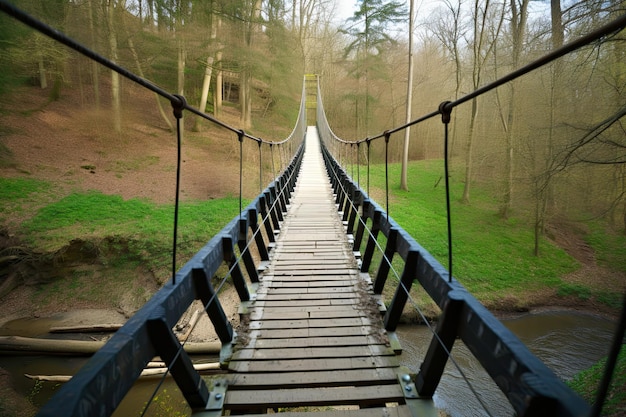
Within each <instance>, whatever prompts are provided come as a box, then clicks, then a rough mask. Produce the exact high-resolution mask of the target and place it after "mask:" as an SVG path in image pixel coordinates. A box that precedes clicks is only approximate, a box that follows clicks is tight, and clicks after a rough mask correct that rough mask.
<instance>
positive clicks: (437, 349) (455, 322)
mask: <svg viewBox="0 0 626 417" xmlns="http://www.w3.org/2000/svg"><path fill="white" fill-rule="evenodd" d="M464 305H465V302H464V300H463V295H462V294H461V293H460V292H458V291H456V290H453V291H450V292H449V293H448V300H447V301H446V304H445V306H444V309H443V313H442V314H441V317H440V318H439V321H438V322H437V329H436V331H435V332H436V334H435V335H433V338H432V340H431V341H430V346H429V347H428V351H427V352H426V356H425V357H424V362H422V365H421V367H420V371H419V373H418V374H417V377H416V378H415V386H416V387H417V392H419V394H420V395H421V396H423V397H432V396H433V394H434V393H435V390H436V389H437V385H439V381H440V380H441V376H442V375H443V370H444V368H445V366H446V362H447V361H448V355H449V353H450V351H452V346H453V345H454V340H455V339H456V336H457V333H458V328H459V323H460V321H461V313H462V312H463V306H464Z"/></svg>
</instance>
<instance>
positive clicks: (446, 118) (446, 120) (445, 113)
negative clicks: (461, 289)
mask: <svg viewBox="0 0 626 417" xmlns="http://www.w3.org/2000/svg"><path fill="white" fill-rule="evenodd" d="M447 104H448V102H447V101H446V102H443V103H441V105H440V106H439V108H440V109H441V121H442V122H443V125H444V134H443V135H444V139H443V143H444V146H443V154H444V155H443V162H444V169H443V171H444V176H445V185H446V187H445V188H446V223H447V229H448V282H452V258H453V256H452V210H451V209H450V151H449V149H448V145H449V125H450V114H451V108H450V109H448V107H447Z"/></svg>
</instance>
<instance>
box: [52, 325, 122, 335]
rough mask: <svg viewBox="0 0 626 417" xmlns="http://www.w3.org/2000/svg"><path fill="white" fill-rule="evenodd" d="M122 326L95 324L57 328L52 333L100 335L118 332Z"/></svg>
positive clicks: (53, 328)
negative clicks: (100, 333)
mask: <svg viewBox="0 0 626 417" xmlns="http://www.w3.org/2000/svg"><path fill="white" fill-rule="evenodd" d="M121 327H122V324H94V325H91V326H84V325H83V326H56V327H51V328H50V333H98V332H116V331H118V330H119V329H120V328H121Z"/></svg>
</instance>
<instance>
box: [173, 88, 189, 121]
mask: <svg viewBox="0 0 626 417" xmlns="http://www.w3.org/2000/svg"><path fill="white" fill-rule="evenodd" d="M174 97H175V98H176V100H170V104H171V105H172V110H173V111H174V117H175V118H177V119H182V118H183V110H185V108H186V107H187V100H185V97H183V96H181V95H179V94H174Z"/></svg>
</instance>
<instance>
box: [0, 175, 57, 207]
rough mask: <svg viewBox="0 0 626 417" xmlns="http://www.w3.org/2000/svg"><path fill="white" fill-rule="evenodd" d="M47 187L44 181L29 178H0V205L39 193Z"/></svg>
mask: <svg viewBox="0 0 626 417" xmlns="http://www.w3.org/2000/svg"><path fill="white" fill-rule="evenodd" d="M47 187H48V183H46V182H45V181H39V180H34V179H30V178H2V179H0V196H2V204H5V203H6V202H8V201H17V200H21V199H24V198H25V197H26V196H28V195H30V194H32V193H36V192H39V191H41V190H43V189H45V188H47Z"/></svg>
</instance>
